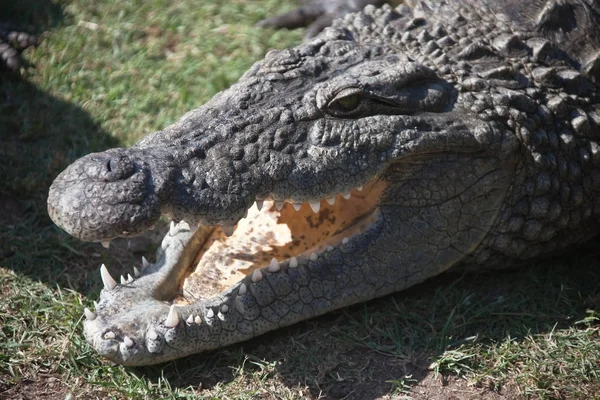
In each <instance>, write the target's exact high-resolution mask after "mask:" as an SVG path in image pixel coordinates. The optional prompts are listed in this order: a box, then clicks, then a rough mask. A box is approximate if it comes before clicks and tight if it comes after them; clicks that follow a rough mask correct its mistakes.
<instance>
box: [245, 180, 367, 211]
mask: <svg viewBox="0 0 600 400" xmlns="http://www.w3.org/2000/svg"><path fill="white" fill-rule="evenodd" d="M356 189H357V190H358V191H361V190H362V189H363V188H362V186H359V187H357V188H356ZM341 196H342V197H343V198H344V199H346V200H348V199H350V197H352V195H351V194H350V192H348V193H344V194H342V195H341ZM325 201H327V203H329V205H334V204H335V196H334V197H329V198H327V199H325ZM263 203H264V200H256V208H257V209H258V211H260V210H261V209H262V207H263ZM285 203H286V202H284V201H280V200H277V201H275V208H277V211H281V210H282V209H283V206H284V204H285ZM307 203H308V205H309V206H310V208H311V209H312V210H313V212H314V213H318V212H319V210H320V209H321V202H320V201H308V202H307ZM303 204H305V203H298V202H292V205H293V206H294V209H295V210H296V211H300V209H301V208H302V205H303Z"/></svg>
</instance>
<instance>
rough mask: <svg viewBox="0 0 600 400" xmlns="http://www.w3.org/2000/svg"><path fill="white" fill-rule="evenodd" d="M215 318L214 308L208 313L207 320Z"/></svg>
mask: <svg viewBox="0 0 600 400" xmlns="http://www.w3.org/2000/svg"><path fill="white" fill-rule="evenodd" d="M214 316H215V312H214V311H213V309H212V308H209V309H208V311H207V312H206V318H212V317H214Z"/></svg>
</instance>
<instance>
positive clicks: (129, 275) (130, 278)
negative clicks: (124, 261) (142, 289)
mask: <svg viewBox="0 0 600 400" xmlns="http://www.w3.org/2000/svg"><path fill="white" fill-rule="evenodd" d="M133 281H134V279H133V276H131V274H127V283H131V282H133Z"/></svg>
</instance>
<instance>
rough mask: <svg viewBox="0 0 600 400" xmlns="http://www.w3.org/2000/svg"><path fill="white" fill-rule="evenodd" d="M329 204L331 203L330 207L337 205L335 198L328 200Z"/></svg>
mask: <svg viewBox="0 0 600 400" xmlns="http://www.w3.org/2000/svg"><path fill="white" fill-rule="evenodd" d="M327 202H328V203H329V205H330V206H332V205H334V204H335V196H334V197H330V198H328V199H327Z"/></svg>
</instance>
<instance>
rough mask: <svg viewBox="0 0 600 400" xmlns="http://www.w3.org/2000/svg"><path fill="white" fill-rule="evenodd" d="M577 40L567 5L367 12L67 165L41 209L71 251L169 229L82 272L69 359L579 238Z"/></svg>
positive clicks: (591, 148)
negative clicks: (123, 144) (108, 263)
mask: <svg viewBox="0 0 600 400" xmlns="http://www.w3.org/2000/svg"><path fill="white" fill-rule="evenodd" d="M461 3H463V4H461ZM503 10H510V13H508V14H507V13H506V12H504V11H503ZM597 21H598V16H597V7H596V5H595V4H592V3H590V4H586V3H584V2H562V1H561V2H547V3H539V2H531V3H530V4H529V5H528V6H527V5H523V4H521V3H519V4H516V3H515V4H513V2H511V1H504V2H502V1H497V2H482V3H478V2H475V1H473V2H467V3H466V4H465V3H464V2H461V1H456V2H453V1H448V2H443V3H438V2H432V3H427V2H423V3H419V4H417V5H416V6H415V7H413V8H409V7H408V6H405V5H401V6H399V7H397V8H396V9H392V8H391V7H390V6H387V5H385V6H383V7H382V8H380V9H377V8H375V7H372V6H369V7H367V8H366V9H365V10H364V11H363V12H361V13H356V14H349V15H347V16H346V17H344V19H341V20H336V21H335V22H334V23H333V26H332V27H331V28H328V29H326V30H325V31H324V32H323V33H322V34H321V35H319V36H318V37H316V38H315V39H314V40H312V41H309V42H307V43H304V44H302V45H300V46H298V47H295V48H292V49H288V50H283V51H272V52H270V53H269V54H267V56H266V57H265V59H264V60H262V61H260V62H258V63H256V64H255V65H254V66H253V67H252V68H251V69H250V70H249V71H248V72H246V74H245V75H244V76H243V77H242V78H240V80H239V81H238V83H236V84H235V85H233V86H232V87H231V88H229V89H227V90H225V91H223V92H221V93H219V94H217V95H216V96H215V97H214V98H213V99H212V100H211V101H209V102H208V103H207V104H205V105H203V106H202V107H200V108H198V109H196V110H194V111H191V112H189V113H188V114H186V115H185V116H183V118H182V119H181V120H180V121H179V122H178V123H176V124H174V125H172V126H170V127H168V128H166V129H165V130H163V131H159V132H155V133H153V134H150V135H149V136H147V137H145V138H144V139H142V140H141V141H140V142H139V143H138V144H136V145H135V146H133V147H131V148H128V149H122V148H119V149H111V150H107V151H106V152H103V153H95V154H90V155H88V156H85V157H83V158H81V159H79V160H77V161H76V162H75V163H73V164H72V165H71V166H69V167H68V168H67V169H66V170H65V171H64V172H63V173H61V174H60V175H59V176H58V177H57V178H56V180H55V182H54V183H53V185H52V187H51V188H50V193H49V197H48V210H49V214H50V216H51V217H52V218H53V220H54V221H55V222H56V223H57V224H58V225H59V226H61V227H62V228H63V229H65V230H66V231H67V232H69V233H70V234H72V235H74V236H76V237H79V238H80V239H82V240H87V241H97V242H106V241H110V240H111V239H113V238H116V237H123V236H133V235H136V234H139V233H142V232H144V231H146V230H148V229H150V228H152V227H153V226H154V225H155V224H156V223H157V221H158V219H159V218H160V217H161V215H168V216H170V217H171V218H172V219H173V220H174V221H182V222H179V223H177V224H175V223H172V224H171V229H170V232H169V233H168V234H167V235H166V236H165V238H164V240H163V242H162V245H161V247H160V248H159V249H158V251H157V258H156V261H155V262H154V263H149V262H147V261H146V260H145V259H144V261H143V265H142V268H141V270H140V269H135V270H134V272H133V276H129V277H127V278H123V277H122V278H121V282H120V283H117V282H116V281H115V280H114V279H113V278H112V277H111V276H110V274H109V273H108V271H107V269H106V268H105V267H104V266H102V267H101V275H102V280H103V282H104V285H105V287H104V289H103V290H102V292H101V294H100V301H99V302H98V303H96V308H95V310H93V311H92V310H89V309H86V310H85V315H86V321H85V335H86V338H87V340H88V341H89V342H90V343H91V344H92V346H93V347H94V348H95V349H96V350H97V351H98V352H99V353H100V354H102V355H103V356H105V357H107V358H109V359H111V360H113V361H115V362H117V363H122V364H127V365H143V364H153V363H158V362H162V361H166V360H170V359H174V358H177V357H182V356H185V355H188V354H192V353H196V352H200V351H204V350H210V349H216V348H219V347H222V346H226V345H228V344H231V343H235V342H239V341H243V340H247V339H249V338H252V337H254V336H257V335H260V334H262V333H264V332H267V331H270V330H273V329H276V328H279V327H281V326H286V325H289V324H292V323H295V322H297V321H301V320H304V319H307V318H310V317H313V316H316V315H320V314H323V313H326V312H328V311H331V310H334V309H337V308H340V307H344V306H348V305H350V304H354V303H357V302H361V301H366V300H369V299H372V298H375V297H378V296H383V295H386V294H389V293H392V292H395V291H399V290H403V289H405V288H408V287H410V286H412V285H414V284H417V283H419V282H422V281H424V280H425V279H427V278H429V277H432V276H435V275H437V274H440V273H442V272H443V271H446V270H450V269H452V270H485V269H492V268H505V267H512V266H516V265H519V264H523V263H526V262H528V261H530V260H532V259H536V258H539V257H541V256H544V255H547V254H552V253H555V252H559V251H561V250H564V249H566V248H568V247H570V246H573V245H576V244H578V243H581V242H583V241H585V240H587V239H589V238H591V237H593V236H594V235H595V234H597V232H598V230H599V227H600V225H599V224H598V218H599V214H600V200H599V199H600V197H599V196H598V195H599V194H600V146H599V145H598V137H599V129H598V125H599V124H600V114H599V112H598V107H599V104H600V102H599V100H600V98H599V92H598V87H597V86H596V84H595V83H594V82H595V81H596V74H597V72H598V71H597V70H598V65H599V61H598V60H599V58H598V57H597V54H598V53H597V52H598V48H599V47H598V41H597V37H598V34H597V33H596V31H595V29H596V28H595V27H596V24H597ZM582 37H583V38H584V39H582ZM196 227H197V228H196Z"/></svg>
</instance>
